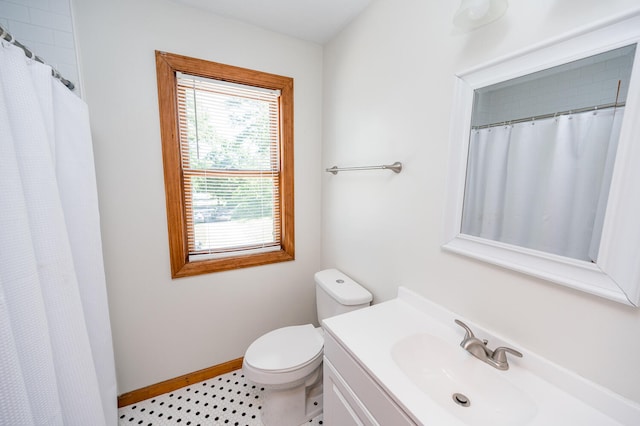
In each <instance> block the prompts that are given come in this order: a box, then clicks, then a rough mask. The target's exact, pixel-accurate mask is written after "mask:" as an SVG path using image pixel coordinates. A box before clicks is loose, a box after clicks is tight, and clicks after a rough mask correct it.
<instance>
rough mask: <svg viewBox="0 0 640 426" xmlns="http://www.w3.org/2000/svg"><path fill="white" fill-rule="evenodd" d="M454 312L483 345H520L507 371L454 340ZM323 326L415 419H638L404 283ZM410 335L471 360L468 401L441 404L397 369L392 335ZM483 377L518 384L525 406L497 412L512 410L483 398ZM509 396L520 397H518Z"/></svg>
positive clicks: (637, 408) (599, 423)
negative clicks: (386, 297) (389, 295)
mask: <svg viewBox="0 0 640 426" xmlns="http://www.w3.org/2000/svg"><path fill="white" fill-rule="evenodd" d="M456 318H458V319H461V320H462V321H464V322H465V323H466V324H468V325H469V326H470V327H471V329H472V330H473V331H474V332H476V335H477V336H478V337H479V338H486V339H488V340H489V344H488V346H489V347H491V348H495V347H498V346H508V347H511V348H514V349H517V350H519V351H520V352H522V353H523V354H524V357H523V358H516V357H512V356H509V357H508V358H509V364H510V368H509V370H507V371H499V370H496V369H494V368H493V367H491V366H489V365H487V364H485V363H483V362H482V361H480V360H476V359H475V358H473V357H472V356H471V355H470V354H468V353H467V352H466V351H464V349H462V348H460V347H459V343H460V341H461V340H462V338H463V337H464V330H463V329H462V328H460V327H458V326H456V325H455V324H454V319H456ZM324 328H325V331H326V332H328V333H330V334H331V335H332V336H333V337H334V338H335V339H336V340H337V341H338V342H339V343H340V344H341V345H342V346H343V347H344V348H345V349H346V351H347V352H349V353H350V355H351V356H353V357H354V358H355V360H356V361H357V362H358V363H359V364H360V366H361V367H362V368H363V369H364V370H365V371H366V372H367V373H369V374H370V375H371V377H372V378H373V379H374V380H375V381H376V382H377V383H378V385H380V386H381V387H382V388H383V389H384V390H385V391H386V392H387V393H388V394H389V395H390V396H391V397H392V398H393V399H394V401H395V402H396V403H397V404H398V405H399V406H401V407H402V408H403V409H404V410H405V411H406V413H407V414H408V415H409V416H411V418H412V419H413V420H414V421H415V422H416V423H418V424H424V425H438V426H440V425H485V424H486V425H492V426H499V425H501V424H502V425H505V426H507V425H508V426H514V425H516V424H522V425H544V426H550V425H563V426H564V425H581V426H589V425H593V426H607V425H629V426H631V425H638V424H640V404H636V403H634V402H632V401H630V400H627V399H625V398H623V397H621V396H620V395H617V394H615V393H613V392H611V391H609V390H608V389H606V388H603V387H601V386H598V385H596V384H594V383H592V382H589V381H587V380H586V379H584V378H582V377H580V376H578V375H576V374H575V373H572V372H570V371H569V370H566V369H564V368H562V367H560V366H558V365H555V364H553V363H551V362H549V361H547V360H545V359H543V358H541V357H540V356H538V355H536V354H535V353H532V352H529V351H527V350H526V349H524V348H521V347H519V346H518V345H517V344H515V343H513V342H508V341H505V340H503V339H501V338H500V337H499V336H496V335H494V334H493V333H491V332H489V331H487V330H484V329H482V328H481V327H479V326H477V325H476V324H474V323H473V322H471V321H468V320H466V319H465V318H463V317H460V316H456V315H455V314H454V313H452V312H450V311H448V310H446V309H444V308H443V307H441V306H439V305H437V304H435V303H433V302H431V301H429V300H427V299H425V298H423V297H421V296H420V295H418V294H416V293H414V292H412V291H411V290H408V289H406V288H404V287H400V288H399V291H398V297H397V298H396V299H393V300H390V301H388V302H384V303H380V304H376V305H373V306H371V307H369V308H366V309H361V310H357V311H353V312H350V313H347V314H344V315H339V316H336V317H333V318H329V319H326V320H325V321H324ZM415 336H417V337H420V336H429V338H430V339H431V338H433V339H435V341H437V342H446V344H447V346H448V344H449V343H450V344H451V345H452V346H451V347H452V348H454V347H455V348H457V349H459V351H460V352H457V351H456V349H451V350H452V351H456V352H452V353H454V354H455V358H456V359H461V360H462V362H464V363H477V365H476V364H471V365H473V368H474V369H477V372H478V373H480V374H479V375H478V376H477V377H479V378H481V380H477V381H478V383H473V381H474V380H476V379H477V377H468V378H464V380H465V381H468V382H465V383H470V384H471V386H466V384H465V386H463V387H467V388H469V387H470V388H472V389H471V394H470V395H469V397H470V399H471V400H472V403H471V406H470V407H458V406H456V405H455V404H454V403H453V402H451V406H449V405H447V404H449V402H442V401H440V402H437V401H436V400H435V399H433V398H430V397H429V395H428V394H427V393H425V392H423V390H422V389H421V388H420V386H419V384H416V380H415V377H414V376H412V375H411V374H407V373H406V372H403V370H402V369H401V367H400V366H399V365H398V364H397V362H396V360H394V357H393V356H392V349H393V348H394V345H395V347H397V346H398V345H397V344H398V342H403V341H407V340H410V339H412V338H413V337H415ZM467 356H468V358H469V359H467V358H466V357H467ZM443 358H444V357H443ZM418 361H419V360H418ZM448 361H450V360H448V359H443V360H442V362H443V363H446V362H448ZM419 374H422V373H419ZM419 374H418V375H419ZM410 376H411V377H410ZM487 377H488V378H490V379H491V380H489V382H491V381H492V380H493V378H495V380H496V383H498V387H499V386H502V385H501V384H504V385H505V386H507V387H506V388H505V389H514V390H515V393H516V394H519V393H520V391H522V394H523V398H524V399H526V401H527V402H526V404H525V405H523V407H526V410H527V411H528V413H524V414H523V416H520V418H519V419H518V421H517V422H516V421H514V418H513V417H509V414H507V415H506V416H505V415H503V414H504V411H510V410H512V408H510V407H513V405H509V406H507V405H505V406H504V407H500V406H499V405H500V403H498V404H492V402H495V400H494V401H491V400H489V403H488V404H487V403H485V402H486V401H487V399H486V398H484V395H483V394H484V393H485V392H483V386H487V384H486V383H487V380H486V378H487ZM480 382H481V383H480ZM461 390H462V391H464V390H465V389H461ZM476 390H477V392H475V394H476V395H477V396H478V400H479V401H481V402H478V403H477V404H475V405H474V403H473V401H474V395H473V394H474V391H476ZM503 394H504V395H505V396H507V399H508V398H510V397H512V396H513V395H512V394H513V392H506V393H503ZM516 397H517V396H516ZM516 397H514V398H516ZM483 398H484V399H483ZM514 401H516V402H519V400H516V399H514ZM442 404H444V405H442ZM483 404H484V407H483ZM487 405H489V407H487ZM494 405H495V406H494ZM516 405H517V404H516ZM443 407H446V409H445V408H443ZM523 409H524V408H523ZM478 410H484V411H478Z"/></svg>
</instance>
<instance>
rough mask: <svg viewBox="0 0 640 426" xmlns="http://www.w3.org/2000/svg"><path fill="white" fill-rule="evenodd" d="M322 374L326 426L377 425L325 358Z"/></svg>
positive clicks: (324, 421)
mask: <svg viewBox="0 0 640 426" xmlns="http://www.w3.org/2000/svg"><path fill="white" fill-rule="evenodd" d="M323 374H324V379H323V380H324V382H323V385H322V387H323V394H324V395H323V398H324V402H323V406H324V410H323V411H324V413H323V423H324V424H326V425H327V426H365V425H366V426H378V423H377V422H376V421H375V419H374V418H373V416H372V415H371V413H369V412H368V411H367V409H366V408H365V407H364V406H363V405H362V402H360V400H359V399H358V397H357V396H356V395H355V394H354V393H353V391H352V390H351V389H350V388H349V386H348V385H347V384H346V383H345V382H344V380H343V379H342V377H341V376H340V375H339V374H338V372H337V371H336V370H335V368H334V367H333V366H332V365H331V362H329V361H328V360H327V359H326V358H325V360H324V371H323Z"/></svg>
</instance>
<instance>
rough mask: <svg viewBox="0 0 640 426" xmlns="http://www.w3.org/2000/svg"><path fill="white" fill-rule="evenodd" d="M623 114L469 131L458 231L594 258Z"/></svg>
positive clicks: (604, 113)
mask: <svg viewBox="0 0 640 426" xmlns="http://www.w3.org/2000/svg"><path fill="white" fill-rule="evenodd" d="M623 110H624V108H617V109H615V110H614V109H608V110H602V111H597V112H595V113H594V112H584V113H580V114H573V115H569V116H566V115H565V116H560V117H556V118H549V119H544V120H536V121H534V122H526V123H518V124H515V125H512V126H498V127H493V128H489V129H481V130H472V131H471V142H470V148H469V160H468V166H467V183H466V188H465V198H464V209H463V217H462V233H463V234H468V235H474V236H478V237H481V238H487V239H491V240H495V241H501V242H504V243H508V244H513V245H517V246H521V247H527V248H531V249H534V250H540V251H544V252H548V253H554V254H558V255H561V256H566V257H571V258H574V259H580V260H587V261H592V260H593V261H595V260H596V258H597V253H598V248H599V245H600V234H601V232H602V222H603V219H604V210H605V208H606V204H607V197H608V194H609V184H610V182H611V174H612V171H613V163H614V160H615V153H616V148H617V142H618V136H619V133H620V126H621V123H622V115H623Z"/></svg>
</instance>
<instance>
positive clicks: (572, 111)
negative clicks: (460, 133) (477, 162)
mask: <svg viewBox="0 0 640 426" xmlns="http://www.w3.org/2000/svg"><path fill="white" fill-rule="evenodd" d="M623 106H625V102H613V103H610V104H603V105H595V106H590V107H585V108H577V109H570V110H567V111H561V112H554V113H549V114H542V115H535V116H533V117H526V118H518V119H516V120H508V121H500V122H497V123H492V124H483V125H481V126H471V130H481V129H489V128H491V127H498V126H509V125H511V124H517V123H526V122H528V121H535V120H543V119H545V118H554V117H558V116H560V115H570V114H579V113H581V112H588V111H598V110H602V109H609V108H618V107H623Z"/></svg>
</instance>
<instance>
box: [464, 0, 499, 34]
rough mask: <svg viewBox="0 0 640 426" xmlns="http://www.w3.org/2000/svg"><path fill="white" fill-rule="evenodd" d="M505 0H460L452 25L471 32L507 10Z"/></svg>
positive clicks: (497, 17)
mask: <svg viewBox="0 0 640 426" xmlns="http://www.w3.org/2000/svg"><path fill="white" fill-rule="evenodd" d="M507 6H508V5H507V0H462V4H460V8H459V9H458V11H457V12H456V14H455V15H454V16H453V25H455V26H456V27H458V28H460V29H461V30H465V31H471V30H474V29H476V28H478V27H481V26H483V25H486V24H488V23H489V22H493V21H495V20H496V19H499V18H500V17H501V16H502V15H504V12H505V11H506V10H507Z"/></svg>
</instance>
